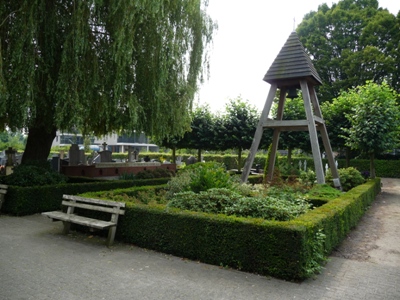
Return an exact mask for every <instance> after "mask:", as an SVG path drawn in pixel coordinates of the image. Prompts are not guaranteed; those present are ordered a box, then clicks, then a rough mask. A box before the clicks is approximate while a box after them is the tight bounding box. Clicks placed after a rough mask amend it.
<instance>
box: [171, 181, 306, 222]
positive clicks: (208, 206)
mask: <svg viewBox="0 0 400 300" xmlns="http://www.w3.org/2000/svg"><path fill="white" fill-rule="evenodd" d="M276 190H278V189H276ZM253 192H254V195H253V196H252V197H250V196H247V195H246V196H244V195H241V194H240V193H238V192H237V191H232V190H229V189H226V188H215V189H210V190H207V191H201V192H200V193H194V192H193V191H186V192H180V193H177V194H175V195H174V197H173V198H172V199H171V200H170V201H169V202H168V205H167V206H168V207H175V208H180V209H185V210H192V211H200V212H207V213H222V214H226V215H235V216H238V217H253V218H264V219H266V220H279V221H285V220H291V219H293V218H296V217H297V216H299V215H301V214H303V213H305V212H307V211H308V210H309V209H310V208H311V205H310V204H309V203H308V202H307V201H306V200H305V199H304V197H303V196H302V195H301V194H300V193H299V192H293V191H292V190H290V191H289V190H288V191H286V192H285V191H283V192H282V191H281V193H279V194H278V193H277V192H271V195H269V193H268V192H266V191H265V189H263V190H258V189H256V190H255V191H253Z"/></svg>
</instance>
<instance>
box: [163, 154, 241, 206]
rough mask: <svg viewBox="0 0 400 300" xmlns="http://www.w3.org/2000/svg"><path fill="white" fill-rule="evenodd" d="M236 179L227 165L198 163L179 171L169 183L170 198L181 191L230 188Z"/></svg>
mask: <svg viewBox="0 0 400 300" xmlns="http://www.w3.org/2000/svg"><path fill="white" fill-rule="evenodd" d="M233 181H234V179H233V178H232V177H231V176H230V175H229V173H228V172H227V171H226V170H225V167H224V166H223V165H222V164H220V163H216V162H206V163H196V164H192V165H189V166H187V167H186V168H184V169H182V170H181V171H179V173H178V174H177V176H175V177H174V178H172V179H171V180H170V182H169V183H168V186H169V191H168V193H167V197H168V198H172V197H173V196H174V194H176V193H179V192H187V191H192V192H194V193H200V192H201V191H207V190H209V189H212V188H229V187H231V186H232V183H233Z"/></svg>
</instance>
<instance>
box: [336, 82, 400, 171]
mask: <svg viewBox="0 0 400 300" xmlns="http://www.w3.org/2000/svg"><path fill="white" fill-rule="evenodd" d="M346 97H347V98H348V99H347V101H348V102H349V103H354V106H353V108H352V109H351V113H349V114H347V115H346V117H347V118H348V120H349V121H350V128H344V129H343V130H344V132H345V133H347V136H345V139H346V144H347V145H348V146H349V147H351V148H353V149H358V150H360V151H361V152H363V153H365V154H367V155H369V157H370V177H371V178H375V176H376V174H375V164H374V158H375V155H376V154H379V153H381V152H383V151H385V150H389V149H393V147H395V145H396V144H397V143H398V140H399V133H400V108H399V106H398V105H397V103H396V98H397V93H396V92H395V91H393V90H392V89H391V88H390V87H389V86H388V85H387V84H386V83H385V82H384V83H382V84H380V85H379V84H376V83H373V82H371V81H368V82H367V83H366V84H365V85H364V86H359V87H357V88H355V89H352V90H350V91H349V92H348V93H346Z"/></svg>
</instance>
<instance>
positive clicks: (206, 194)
mask: <svg viewBox="0 0 400 300" xmlns="http://www.w3.org/2000/svg"><path fill="white" fill-rule="evenodd" d="M241 197H242V196H241V195H240V194H238V193H236V192H234V191H231V190H229V189H226V188H212V189H209V190H206V191H201V192H200V193H194V192H192V191H188V192H180V193H176V194H175V195H174V197H173V198H172V199H171V200H170V201H169V202H168V205H167V207H175V208H180V209H184V210H192V211H200V212H207V213H224V212H225V208H226V207H228V206H231V205H232V204H233V203H234V202H236V201H237V200H238V199H240V198H241Z"/></svg>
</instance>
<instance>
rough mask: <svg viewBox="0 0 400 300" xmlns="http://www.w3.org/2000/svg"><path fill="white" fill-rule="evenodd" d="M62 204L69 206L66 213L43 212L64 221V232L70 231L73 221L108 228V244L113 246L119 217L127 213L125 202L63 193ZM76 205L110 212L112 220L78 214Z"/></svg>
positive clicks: (93, 226)
mask: <svg viewBox="0 0 400 300" xmlns="http://www.w3.org/2000/svg"><path fill="white" fill-rule="evenodd" d="M62 205H63V206H66V207H67V212H66V213H65V212H62V211H49V212H43V213H42V215H45V216H47V217H49V218H51V219H52V220H53V221H62V222H63V225H64V229H63V233H64V234H68V233H69V230H70V226H71V223H75V224H79V225H83V226H88V227H91V228H96V229H108V237H107V246H111V245H112V244H113V242H114V238H115V232H116V229H117V223H118V217H119V215H124V214H125V211H124V210H123V209H122V208H124V207H125V203H123V202H115V201H105V200H100V199H93V198H84V197H79V196H72V195H63V201H62ZM76 207H77V208H82V209H87V210H93V211H101V212H107V213H110V214H111V219H110V221H103V220H97V219H93V218H87V217H83V216H79V215H76V214H75V208H76Z"/></svg>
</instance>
